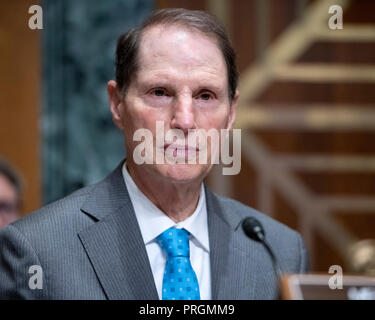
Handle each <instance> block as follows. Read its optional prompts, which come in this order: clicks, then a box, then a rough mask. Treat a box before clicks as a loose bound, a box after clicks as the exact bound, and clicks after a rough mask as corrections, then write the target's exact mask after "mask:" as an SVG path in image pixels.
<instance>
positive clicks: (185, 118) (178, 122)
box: [171, 95, 196, 133]
mask: <svg viewBox="0 0 375 320" xmlns="http://www.w3.org/2000/svg"><path fill="white" fill-rule="evenodd" d="M195 128H196V124H195V115H194V106H193V98H192V97H191V96H190V97H189V96H187V95H184V96H181V97H179V98H178V99H177V101H176V103H175V105H174V108H173V117H172V121H171V129H180V130H182V131H183V132H184V133H188V130H189V129H195Z"/></svg>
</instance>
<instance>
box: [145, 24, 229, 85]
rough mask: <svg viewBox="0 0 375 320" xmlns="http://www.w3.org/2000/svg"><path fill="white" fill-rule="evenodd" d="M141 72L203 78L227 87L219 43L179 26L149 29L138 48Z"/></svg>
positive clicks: (196, 31) (224, 66) (209, 37)
mask: <svg viewBox="0 0 375 320" xmlns="http://www.w3.org/2000/svg"><path fill="white" fill-rule="evenodd" d="M138 57H139V72H140V73H141V74H142V75H144V76H145V75H146V74H148V75H150V76H151V75H153V74H154V75H155V76H159V75H161V74H163V73H168V74H169V75H171V76H172V75H175V76H179V77H182V76H185V77H188V76H202V77H207V78H211V80H213V79H216V81H217V82H222V83H223V84H226V79H227V77H226V65H225V60H224V57H223V54H222V52H221V50H220V49H219V47H218V45H217V42H216V40H215V39H214V38H213V37H211V36H207V35H205V34H203V33H202V32H200V31H198V30H192V29H187V28H185V27H180V26H154V27H151V28H149V29H147V30H146V31H145V32H144V33H143V35H142V38H141V43H140V48H139V56H138Z"/></svg>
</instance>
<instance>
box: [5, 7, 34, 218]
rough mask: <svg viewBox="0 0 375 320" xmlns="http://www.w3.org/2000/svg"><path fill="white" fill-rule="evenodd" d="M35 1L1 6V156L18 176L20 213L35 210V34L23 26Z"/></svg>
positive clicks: (25, 24) (25, 25)
mask: <svg viewBox="0 0 375 320" xmlns="http://www.w3.org/2000/svg"><path fill="white" fill-rule="evenodd" d="M38 2H39V1H36V0H16V1H14V0H2V1H1V2H0V154H1V155H3V156H4V157H5V158H7V159H8V160H9V161H10V162H12V163H13V164H14V166H15V167H16V168H17V169H18V170H19V172H20V173H21V174H22V175H23V178H24V180H25V185H26V190H25V196H24V210H23V211H24V212H30V211H31V210H34V209H36V208H38V207H39V206H40V199H41V195H40V192H41V177H40V166H41V162H40V135H39V115H40V109H39V102H40V101H39V97H40V77H41V71H40V70H41V69H40V59H41V57H40V36H41V34H40V31H36V30H30V29H29V27H28V19H29V17H30V15H29V14H28V9H29V7H30V6H31V5H33V4H38Z"/></svg>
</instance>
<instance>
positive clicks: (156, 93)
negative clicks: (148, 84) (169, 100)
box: [151, 89, 168, 97]
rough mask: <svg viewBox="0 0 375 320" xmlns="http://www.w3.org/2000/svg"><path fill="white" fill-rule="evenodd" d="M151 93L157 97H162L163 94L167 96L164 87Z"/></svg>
mask: <svg viewBox="0 0 375 320" xmlns="http://www.w3.org/2000/svg"><path fill="white" fill-rule="evenodd" d="M151 93H152V94H154V95H155V96H158V97H163V96H167V95H168V94H167V91H166V90H164V89H155V90H153V91H152V92H151Z"/></svg>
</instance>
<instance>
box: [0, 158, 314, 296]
mask: <svg viewBox="0 0 375 320" xmlns="http://www.w3.org/2000/svg"><path fill="white" fill-rule="evenodd" d="M121 166H122V164H121V165H119V166H118V168H117V169H116V170H115V171H114V172H112V173H111V174H110V175H109V176H108V177H107V178H105V179H104V180H103V181H101V182H99V183H97V184H95V185H92V186H89V187H86V188H83V189H81V190H78V191H77V192H75V193H73V194H72V195H70V196H68V197H66V198H64V199H62V200H59V201H57V202H55V203H52V204H50V205H48V206H46V207H44V208H42V209H40V210H38V211H36V212H34V213H31V214H29V215H27V216H26V217H25V218H23V219H21V220H19V221H17V222H15V223H13V224H12V225H9V226H7V227H6V228H4V229H2V230H1V231H0V299H158V294H157V291H156V287H155V284H154V280H153V275H152V271H151V267H150V263H149V261H148V256H147V253H146V249H145V246H144V243H143V240H142V236H141V232H140V229H139V226H138V223H137V220H136V217H135V213H134V209H133V206H132V203H131V201H130V198H129V195H128V192H127V190H126V186H125V183H124V180H123V176H122V172H121ZM206 198H207V211H208V229H209V241H210V260H211V277H212V298H213V299H274V298H276V296H277V294H276V292H277V289H276V288H277V286H276V277H275V274H274V270H273V268H272V263H271V259H270V257H269V256H268V255H267V252H266V251H265V250H264V248H263V247H262V245H261V244H259V243H257V242H255V241H252V240H249V239H248V238H247V237H246V235H245V234H244V233H243V231H242V228H241V227H240V226H241V225H240V223H241V220H242V219H243V218H244V217H246V216H254V217H256V218H257V219H259V220H260V222H261V223H262V224H263V226H264V229H265V232H266V237H267V239H268V241H269V243H270V245H271V246H272V248H273V250H274V251H275V253H276V256H277V258H278V259H279V262H280V264H281V267H282V269H283V270H284V271H286V272H293V273H299V272H304V271H305V270H306V268H307V264H308V262H307V261H308V260H307V255H306V250H305V248H304V245H303V241H302V239H301V237H300V235H299V234H298V233H297V232H295V231H293V230H291V229H289V228H288V227H286V226H284V225H282V224H280V223H279V222H277V221H275V220H273V219H271V218H269V217H267V216H266V215H264V214H262V213H260V212H257V211H255V210H254V209H251V208H249V207H247V206H245V205H243V204H241V203H239V202H237V201H234V200H231V199H226V198H223V197H219V196H217V195H215V194H213V193H211V192H210V191H209V190H208V188H207V187H206ZM32 265H38V266H41V268H42V271H43V288H42V289H37V288H36V289H30V287H29V279H30V277H31V276H33V273H31V274H30V273H29V268H30V266H32Z"/></svg>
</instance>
